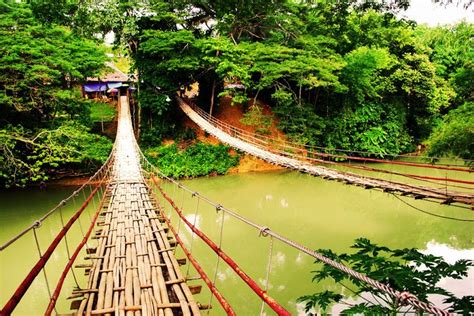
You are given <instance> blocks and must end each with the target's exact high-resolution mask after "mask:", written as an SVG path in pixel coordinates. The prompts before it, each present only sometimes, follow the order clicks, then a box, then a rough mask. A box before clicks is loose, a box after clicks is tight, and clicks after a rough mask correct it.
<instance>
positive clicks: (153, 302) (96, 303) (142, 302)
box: [73, 97, 200, 316]
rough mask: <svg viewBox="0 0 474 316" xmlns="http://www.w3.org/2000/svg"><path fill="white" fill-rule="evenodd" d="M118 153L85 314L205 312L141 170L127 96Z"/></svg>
mask: <svg viewBox="0 0 474 316" xmlns="http://www.w3.org/2000/svg"><path fill="white" fill-rule="evenodd" d="M120 102H121V105H120V113H119V126H118V131H117V140H116V153H115V160H114V165H113V168H112V176H111V182H110V183H109V185H108V188H107V192H106V194H108V195H109V196H110V199H109V202H108V206H107V209H106V210H104V211H102V212H101V213H100V215H101V217H100V221H99V223H98V225H97V226H98V227H100V228H99V229H97V230H96V231H97V232H98V233H97V235H96V236H94V240H96V242H97V247H96V249H95V253H94V254H93V255H92V254H91V255H88V259H90V260H91V261H90V262H91V265H87V266H85V265H84V267H85V268H88V269H89V268H90V274H89V280H88V283H87V288H86V289H83V290H78V291H74V293H73V295H79V296H82V295H83V301H82V302H81V304H80V306H79V308H78V310H77V313H78V314H80V315H83V314H85V315H127V316H128V315H130V316H132V315H134V316H138V315H156V316H171V315H173V314H179V315H199V314H200V312H199V306H198V304H197V303H196V301H195V300H194V298H193V295H192V293H191V290H190V289H189V288H188V286H187V284H186V280H185V278H184V277H183V275H182V274H181V271H180V268H179V263H178V260H176V258H175V257H174V254H173V250H174V249H175V247H174V245H172V243H173V242H171V244H170V241H169V240H168V236H167V233H168V229H167V227H165V226H164V224H162V223H161V222H160V219H161V216H159V212H158V211H157V209H156V207H155V206H156V203H155V202H154V201H153V199H152V198H151V197H150V195H149V192H148V189H147V186H146V183H145V179H144V178H143V176H142V173H141V167H140V160H139V154H138V153H137V151H136V149H135V148H136V147H135V145H134V141H135V140H134V139H133V137H134V136H133V130H132V126H131V123H130V113H129V110H128V103H127V99H126V98H124V97H123V98H121V99H120Z"/></svg>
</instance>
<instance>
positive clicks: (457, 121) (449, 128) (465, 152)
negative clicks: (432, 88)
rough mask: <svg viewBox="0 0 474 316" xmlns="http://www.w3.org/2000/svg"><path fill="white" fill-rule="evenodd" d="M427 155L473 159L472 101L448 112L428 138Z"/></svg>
mask: <svg viewBox="0 0 474 316" xmlns="http://www.w3.org/2000/svg"><path fill="white" fill-rule="evenodd" d="M428 144H429V151H428V155H430V156H434V157H439V156H456V157H460V158H464V159H469V160H471V164H472V160H474V102H466V103H464V104H463V105H461V106H460V107H459V108H457V109H455V110H452V111H451V112H449V113H448V114H447V115H446V116H445V117H444V118H443V121H442V123H440V124H439V125H438V127H437V128H436V129H435V131H434V132H433V134H432V135H431V137H430V138H429V139H428Z"/></svg>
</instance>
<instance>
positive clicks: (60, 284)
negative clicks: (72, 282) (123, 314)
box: [45, 193, 106, 316]
mask: <svg viewBox="0 0 474 316" xmlns="http://www.w3.org/2000/svg"><path fill="white" fill-rule="evenodd" d="M105 197H106V194H105V193H104V195H103V196H102V199H101V200H100V203H99V207H98V208H97V211H96V212H95V214H94V217H93V218H92V221H91V224H90V226H89V229H88V230H87V232H86V234H85V236H84V238H83V239H82V241H81V242H80V243H79V245H77V248H76V250H75V251H74V254H73V255H72V256H71V258H70V259H69V261H68V263H67V265H66V267H65V268H64V271H63V273H62V274H61V277H60V278H59V281H58V283H57V285H56V289H55V290H54V292H53V295H52V296H51V300H50V302H49V305H48V308H47V309H46V312H45V315H48V316H49V315H51V313H52V312H53V310H54V307H55V306H56V302H57V300H58V298H59V294H60V293H61V288H62V287H63V284H64V281H65V280H66V277H67V274H68V272H69V270H70V269H71V267H72V265H73V264H74V261H76V258H77V256H78V255H79V253H80V252H81V249H82V247H84V245H85V244H86V242H87V240H88V239H89V236H90V234H91V233H92V230H93V229H94V225H95V222H96V221H97V218H98V217H99V213H100V210H101V209H102V206H103V205H104V200H105Z"/></svg>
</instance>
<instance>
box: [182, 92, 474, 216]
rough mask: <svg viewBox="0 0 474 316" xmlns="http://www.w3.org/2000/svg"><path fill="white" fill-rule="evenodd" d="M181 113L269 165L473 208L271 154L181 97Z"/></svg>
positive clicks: (473, 201) (415, 188) (421, 189)
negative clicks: (227, 130)
mask: <svg viewBox="0 0 474 316" xmlns="http://www.w3.org/2000/svg"><path fill="white" fill-rule="evenodd" d="M178 103H179V106H180V108H181V110H182V111H183V112H184V113H185V114H186V115H187V116H188V117H189V118H190V119H191V120H192V121H193V122H194V123H196V124H197V125H198V126H199V127H200V128H201V129H203V130H205V131H206V132H208V133H209V134H211V135H213V136H214V137H216V138H217V139H219V140H220V141H221V142H223V143H226V144H228V145H230V146H232V147H234V148H236V149H238V150H241V151H243V152H245V153H248V154H250V155H253V156H255V157H258V158H260V159H263V160H265V161H267V162H269V163H272V164H276V165H280V166H283V167H286V168H290V169H294V170H297V171H300V172H304V173H308V174H311V175H314V176H319V177H322V178H325V179H329V180H337V181H342V182H345V183H347V184H352V185H357V186H362V187H364V188H366V189H381V190H383V191H385V192H394V193H399V194H401V195H409V196H412V197H414V198H415V199H431V200H435V201H439V202H441V203H445V204H451V203H458V204H462V205H467V206H468V207H470V208H474V195H473V194H471V193H466V192H457V191H452V190H447V189H445V188H435V187H428V186H422V185H414V184H407V183H401V182H396V181H389V180H383V179H378V178H374V177H368V176H363V175H360V174H356V173H352V172H347V171H341V170H336V169H331V168H327V167H324V166H321V165H317V164H313V163H310V162H308V161H305V160H303V159H297V158H295V157H292V156H291V154H289V153H282V152H276V153H275V152H272V150H271V148H270V147H271V146H269V145H268V146H265V144H263V145H262V143H261V142H260V143H256V142H255V140H254V139H252V138H251V137H247V136H245V135H242V134H239V133H234V134H233V135H231V134H229V133H227V132H226V131H224V130H223V129H222V128H220V125H219V124H216V123H215V120H213V118H212V117H209V116H208V114H207V113H205V112H203V111H202V110H201V109H200V108H198V107H196V106H194V105H192V104H188V103H186V102H185V101H184V100H183V99H181V98H178Z"/></svg>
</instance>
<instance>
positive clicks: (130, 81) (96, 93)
mask: <svg viewBox="0 0 474 316" xmlns="http://www.w3.org/2000/svg"><path fill="white" fill-rule="evenodd" d="M107 66H108V67H109V70H112V72H108V73H106V74H104V75H102V76H100V77H88V78H87V81H86V83H84V84H83V85H82V95H83V96H84V97H85V98H88V99H108V100H110V99H112V100H113V99H117V98H118V97H119V96H120V95H129V94H130V92H132V91H134V90H135V87H134V83H135V82H136V79H135V76H134V75H133V74H131V75H127V74H125V73H123V72H122V71H120V69H118V68H117V67H116V66H115V65H114V64H113V63H107Z"/></svg>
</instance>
